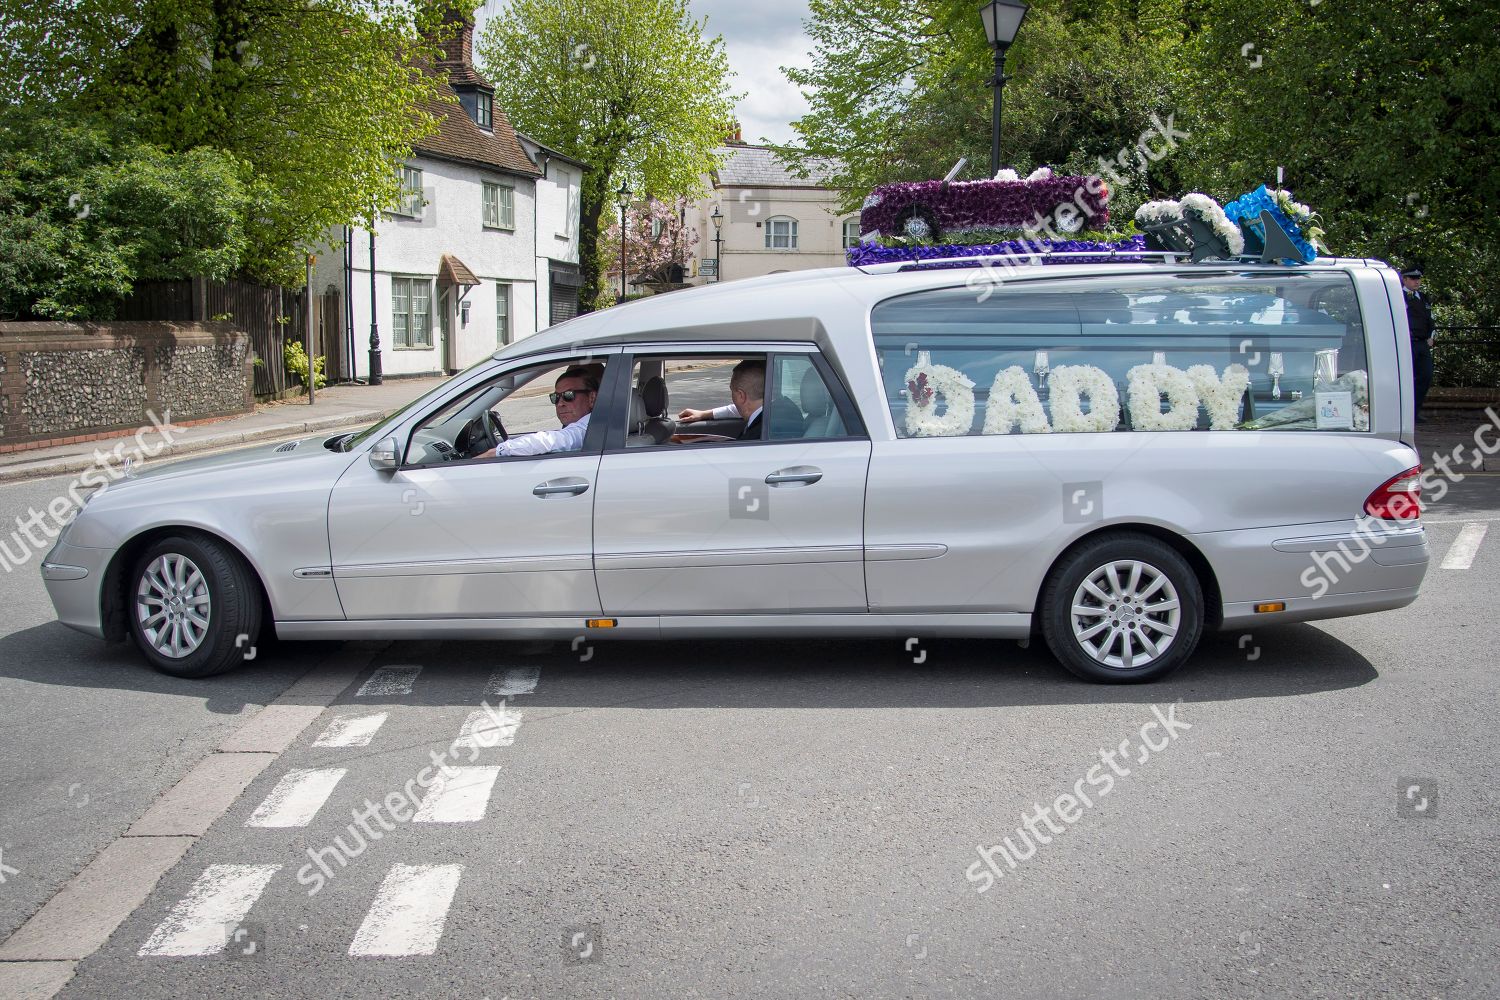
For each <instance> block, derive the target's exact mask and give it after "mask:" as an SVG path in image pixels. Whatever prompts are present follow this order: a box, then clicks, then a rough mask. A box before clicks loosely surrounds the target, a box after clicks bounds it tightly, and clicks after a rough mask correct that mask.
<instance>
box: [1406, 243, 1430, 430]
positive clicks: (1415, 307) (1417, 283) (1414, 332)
mask: <svg viewBox="0 0 1500 1000" xmlns="http://www.w3.org/2000/svg"><path fill="white" fill-rule="evenodd" d="M1401 287H1402V288H1403V289H1405V290H1406V325H1407V326H1409V327H1410V328H1411V361H1412V370H1413V374H1414V382H1415V386H1414V388H1415V390H1416V401H1417V423H1419V424H1420V423H1422V401H1423V400H1425V399H1426V398H1427V390H1428V389H1430V388H1432V308H1431V306H1430V305H1429V304H1428V302H1427V296H1425V295H1423V294H1422V269H1421V268H1420V267H1412V268H1408V269H1407V270H1405V271H1402V272H1401Z"/></svg>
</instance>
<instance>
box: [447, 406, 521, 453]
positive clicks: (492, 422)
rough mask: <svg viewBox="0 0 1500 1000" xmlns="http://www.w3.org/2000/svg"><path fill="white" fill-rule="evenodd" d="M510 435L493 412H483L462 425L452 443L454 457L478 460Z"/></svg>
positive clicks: (487, 410)
mask: <svg viewBox="0 0 1500 1000" xmlns="http://www.w3.org/2000/svg"><path fill="white" fill-rule="evenodd" d="M509 439H510V434H508V433H507V432H506V430H505V425H504V424H503V423H501V422H500V417H499V415H498V414H496V413H495V411H494V410H489V409H486V410H483V411H482V412H480V414H479V416H477V417H475V418H474V419H473V420H470V421H469V422H468V423H467V424H464V429H463V430H461V431H459V432H458V437H457V438H455V439H454V441H453V448H454V455H455V457H457V458H460V459H468V458H478V457H479V456H480V455H483V454H484V453H485V452H487V451H490V450H492V449H493V448H494V447H495V446H496V445H497V444H499V443H500V442H501V441H508V440H509Z"/></svg>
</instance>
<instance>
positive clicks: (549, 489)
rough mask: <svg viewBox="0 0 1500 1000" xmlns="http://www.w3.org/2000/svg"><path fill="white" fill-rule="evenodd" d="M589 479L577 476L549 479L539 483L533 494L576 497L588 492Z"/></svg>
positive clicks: (543, 497)
mask: <svg viewBox="0 0 1500 1000" xmlns="http://www.w3.org/2000/svg"><path fill="white" fill-rule="evenodd" d="M588 488H589V484H588V480H586V479H579V478H578V477H577V476H567V477H566V478H563V479H549V480H547V482H545V483H538V484H537V486H536V488H535V489H533V490H532V491H531V495H532V496H538V497H541V498H542V499H543V500H545V499H546V498H548V497H576V496H578V495H579V494H581V493H587V492H588Z"/></svg>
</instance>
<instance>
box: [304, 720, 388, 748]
mask: <svg viewBox="0 0 1500 1000" xmlns="http://www.w3.org/2000/svg"><path fill="white" fill-rule="evenodd" d="M389 716H390V713H389V712H377V713H376V714H374V715H341V716H339V717H337V718H335V719H334V720H333V721H332V722H330V723H328V728H327V729H325V730H323V733H322V735H321V736H319V737H318V739H317V741H316V742H314V743H313V746H315V747H367V746H369V745H370V741H371V740H373V739H374V738H375V734H376V733H377V732H379V731H380V727H381V726H383V725H385V720H386V719H387V718H388V717H389Z"/></svg>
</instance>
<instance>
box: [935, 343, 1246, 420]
mask: <svg viewBox="0 0 1500 1000" xmlns="http://www.w3.org/2000/svg"><path fill="white" fill-rule="evenodd" d="M1128 377H1129V393H1130V421H1131V427H1132V428H1133V429H1135V430H1138V431H1185V430H1192V429H1193V428H1194V427H1196V426H1197V425H1198V409H1199V407H1200V406H1201V407H1202V408H1203V409H1205V410H1207V411H1208V417H1209V424H1210V426H1211V427H1212V429H1213V430H1216V431H1228V430H1234V428H1235V426H1236V423H1237V421H1238V420H1239V418H1240V403H1241V401H1242V400H1243V399H1244V396H1245V392H1246V390H1248V389H1249V388H1250V372H1249V371H1248V370H1247V369H1246V368H1245V366H1244V365H1239V364H1232V365H1230V366H1228V367H1227V368H1225V369H1224V372H1223V374H1222V375H1220V374H1219V373H1217V372H1215V371H1214V369H1213V368H1212V367H1211V366H1209V365H1194V366H1193V367H1191V368H1189V369H1188V370H1187V371H1183V370H1182V369H1181V368H1174V367H1173V366H1171V365H1164V364H1150V365H1137V366H1135V367H1134V368H1132V369H1130V372H1129V375H1128ZM906 383H907V400H906V432H907V433H908V434H910V435H911V436H913V437H962V436H964V435H967V434H968V433H969V432H970V431H971V429H972V427H973V423H974V412H975V408H976V404H975V400H974V383H973V381H972V380H970V379H969V378H968V377H967V376H965V375H964V374H963V373H962V372H960V371H958V370H957V369H956V368H950V367H949V366H947V365H935V364H933V363H932V359H931V357H930V356H929V355H928V354H927V352H925V351H923V352H921V353H919V354H918V355H917V363H916V364H915V365H913V366H912V367H911V369H910V370H908V371H907V373H906ZM1047 385H1048V387H1049V389H1050V390H1051V396H1052V419H1051V421H1050V422H1049V421H1048V419H1047V413H1046V410H1045V409H1044V408H1043V406H1042V401H1041V398H1040V397H1039V396H1038V395H1037V391H1036V389H1035V388H1033V387H1032V384H1031V379H1030V377H1029V376H1028V375H1027V374H1026V372H1025V371H1024V370H1023V369H1022V368H1020V366H1018V365H1011V366H1010V367H1009V368H1006V369H1003V370H1002V371H1000V372H999V373H998V374H996V376H995V381H994V383H993V384H992V385H991V387H990V395H989V400H988V402H987V403H986V405H985V415H984V430H983V433H985V434H1010V433H1012V432H1013V431H1014V430H1015V428H1016V426H1017V425H1018V424H1019V425H1020V429H1021V433H1022V434H1047V433H1050V432H1052V431H1056V432H1058V433H1104V432H1107V431H1112V430H1114V429H1115V428H1116V427H1117V426H1118V425H1119V422H1120V396H1119V392H1118V390H1117V389H1116V388H1115V382H1114V379H1112V378H1111V377H1110V375H1109V373H1108V372H1106V371H1104V370H1103V369H1102V368H1097V367H1095V366H1094V365H1062V366H1060V367H1057V368H1054V369H1052V370H1051V373H1050V374H1049V375H1048V378H1047ZM1163 396H1165V397H1166V399H1167V402H1168V404H1169V408H1168V410H1167V412H1165V413H1163V412H1162V409H1161V400H1162V397H1163ZM1085 399H1087V400H1088V403H1089V408H1088V412H1087V413H1085V412H1084V409H1083V401H1084V400H1085ZM940 404H941V406H942V408H943V412H942V413H941V414H940V413H938V408H939V405H940Z"/></svg>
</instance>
